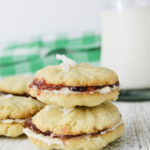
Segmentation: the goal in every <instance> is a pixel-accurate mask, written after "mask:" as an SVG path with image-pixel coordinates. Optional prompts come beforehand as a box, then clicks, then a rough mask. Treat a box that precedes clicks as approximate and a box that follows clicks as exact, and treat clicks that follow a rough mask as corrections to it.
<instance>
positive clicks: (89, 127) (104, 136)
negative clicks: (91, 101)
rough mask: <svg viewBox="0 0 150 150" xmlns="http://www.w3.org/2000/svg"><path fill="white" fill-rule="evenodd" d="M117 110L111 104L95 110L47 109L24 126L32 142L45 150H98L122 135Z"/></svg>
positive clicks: (121, 126) (108, 103)
mask: <svg viewBox="0 0 150 150" xmlns="http://www.w3.org/2000/svg"><path fill="white" fill-rule="evenodd" d="M123 129H124V125H123V122H122V119H121V115H120V113H119V111H118V109H117V108H116V107H115V106H114V105H113V104H111V103H110V102H107V103H103V104H101V105H99V106H96V107H74V108H69V109H66V108H61V107H57V106H46V107H45V108H44V109H42V110H41V111H40V112H38V113H37V114H36V115H35V116H34V117H33V118H30V119H28V120H27V121H26V123H25V129H24V132H25V134H26V135H27V136H28V137H29V139H30V140H31V141H32V142H33V143H35V144H36V145H38V146H39V147H43V148H46V149H64V150H73V149H83V150H84V149H85V150H91V149H93V150H94V149H96V150H98V149H99V148H101V147H104V146H106V145H107V144H108V143H109V142H112V141H114V140H115V139H117V138H118V137H120V136H121V135H122V133H123Z"/></svg>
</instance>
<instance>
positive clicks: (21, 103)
mask: <svg viewBox="0 0 150 150" xmlns="http://www.w3.org/2000/svg"><path fill="white" fill-rule="evenodd" d="M31 80H32V77H29V76H14V77H9V78H6V79H3V80H1V81H0V90H1V91H0V136H1V135H2V136H8V137H17V136H19V135H21V134H23V131H22V130H23V128H24V122H25V119H27V118H29V117H32V116H33V115H34V114H35V113H37V112H38V111H39V110H40V109H42V108H43V107H44V105H43V104H42V103H41V102H39V101H37V100H36V99H33V98H31V97H29V96H28V92H27V89H28V84H29V82H31Z"/></svg>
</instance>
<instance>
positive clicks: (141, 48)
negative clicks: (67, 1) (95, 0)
mask: <svg viewBox="0 0 150 150" xmlns="http://www.w3.org/2000/svg"><path fill="white" fill-rule="evenodd" d="M103 5H104V6H105V11H103V13H102V15H101V25H102V59H101V65H102V66H105V67H108V68H111V69H113V70H115V72H117V73H118V75H119V78H120V83H121V89H122V91H121V95H122V98H124V99H129V98H131V99H149V100H150V0H104V1H103ZM143 92H144V93H143Z"/></svg>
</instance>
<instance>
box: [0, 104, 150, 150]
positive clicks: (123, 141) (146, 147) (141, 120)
mask: <svg viewBox="0 0 150 150" xmlns="http://www.w3.org/2000/svg"><path fill="white" fill-rule="evenodd" d="M115 105H117V107H118V108H119V110H120V112H121V114H122V117H123V120H124V122H125V132H124V134H123V136H122V137H121V138H120V139H118V140H117V141H115V142H113V143H112V144H110V145H109V146H107V147H105V148H104V149H103V150H150V102H141V103H140V102H136V103H135V102H134V103H127V102H115ZM0 150H39V149H38V148H37V147H36V146H34V145H32V144H31V143H30V142H29V141H28V140H27V138H26V137H25V136H21V137H19V138H16V139H11V138H4V137H0Z"/></svg>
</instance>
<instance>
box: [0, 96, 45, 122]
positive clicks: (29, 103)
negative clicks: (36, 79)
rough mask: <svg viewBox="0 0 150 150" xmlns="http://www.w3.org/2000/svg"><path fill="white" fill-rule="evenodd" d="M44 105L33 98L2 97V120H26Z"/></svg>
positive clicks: (0, 101)
mask: <svg viewBox="0 0 150 150" xmlns="http://www.w3.org/2000/svg"><path fill="white" fill-rule="evenodd" d="M43 107H44V105H43V104H42V103H40V102H39V101H37V100H35V99H33V98H31V97H23V96H14V95H11V94H6V95H1V96H0V120H5V119H25V118H28V117H31V116H32V115H34V114H35V113H36V112H38V111H39V110H40V109H42V108H43Z"/></svg>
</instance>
